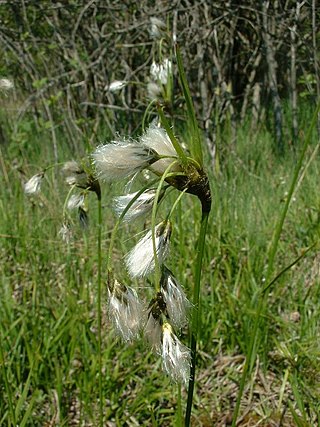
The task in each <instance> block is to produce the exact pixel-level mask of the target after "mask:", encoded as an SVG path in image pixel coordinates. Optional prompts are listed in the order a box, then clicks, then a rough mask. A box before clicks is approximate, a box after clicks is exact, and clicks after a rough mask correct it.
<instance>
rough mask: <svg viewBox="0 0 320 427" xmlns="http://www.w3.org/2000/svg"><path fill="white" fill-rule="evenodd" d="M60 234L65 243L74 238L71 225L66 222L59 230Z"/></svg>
mask: <svg viewBox="0 0 320 427" xmlns="http://www.w3.org/2000/svg"><path fill="white" fill-rule="evenodd" d="M58 234H59V236H60V237H61V239H62V240H63V241H64V242H65V243H70V241H71V239H72V238H73V233H72V230H71V227H70V224H68V223H67V222H64V223H63V224H62V226H61V228H60V230H59V232H58Z"/></svg>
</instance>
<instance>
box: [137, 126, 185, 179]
mask: <svg viewBox="0 0 320 427" xmlns="http://www.w3.org/2000/svg"><path fill="white" fill-rule="evenodd" d="M140 141H141V143H142V144H143V145H145V146H146V147H149V148H151V149H153V150H154V151H155V152H156V153H157V154H159V156H168V158H167V159H166V158H165V159H160V160H158V161H157V162H155V163H153V164H152V166H151V167H150V169H151V170H152V171H154V172H155V173H158V174H160V175H161V174H162V173H164V171H165V170H166V169H167V167H168V166H169V165H170V164H171V163H172V162H173V161H175V159H177V158H178V154H177V152H176V150H175V148H174V146H173V145H172V142H171V140H170V138H169V136H168V134H167V132H166V131H165V129H163V128H161V127H157V126H156V125H155V124H152V125H151V126H150V127H149V128H148V129H147V131H146V132H145V133H144V134H143V135H142V136H141V138H140ZM178 170H180V168H179V165H178V164H177V165H175V166H174V167H173V168H172V169H171V172H173V171H178Z"/></svg>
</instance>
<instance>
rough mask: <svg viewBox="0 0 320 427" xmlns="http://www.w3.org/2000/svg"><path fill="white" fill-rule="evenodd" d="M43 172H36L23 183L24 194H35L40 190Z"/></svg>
mask: <svg viewBox="0 0 320 427" xmlns="http://www.w3.org/2000/svg"><path fill="white" fill-rule="evenodd" d="M43 177H44V173H43V172H41V173H37V174H36V175H34V176H33V177H31V178H30V179H29V181H27V182H26V183H25V185H24V192H25V193H26V194H37V193H39V192H40V189H41V184H42V180H43Z"/></svg>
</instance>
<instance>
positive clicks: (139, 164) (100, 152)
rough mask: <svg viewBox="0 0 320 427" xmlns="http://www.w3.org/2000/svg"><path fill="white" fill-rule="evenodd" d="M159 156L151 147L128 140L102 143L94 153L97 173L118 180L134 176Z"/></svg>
mask: <svg viewBox="0 0 320 427" xmlns="http://www.w3.org/2000/svg"><path fill="white" fill-rule="evenodd" d="M157 158H158V156H157V154H156V153H155V151H154V150H152V149H151V148H148V147H145V146H143V145H140V144H137V143H135V142H127V141H114V142H112V143H110V144H106V145H101V146H100V147H98V148H97V149H96V150H95V152H94V153H93V154H92V159H93V162H94V165H95V167H96V171H97V174H98V176H99V177H101V178H102V179H103V180H105V181H117V180H121V179H124V178H128V177H130V176H133V175H134V174H135V173H137V172H139V171H141V170H142V169H144V168H146V167H147V166H149V165H150V164H151V163H153V162H155V161H156V160H157Z"/></svg>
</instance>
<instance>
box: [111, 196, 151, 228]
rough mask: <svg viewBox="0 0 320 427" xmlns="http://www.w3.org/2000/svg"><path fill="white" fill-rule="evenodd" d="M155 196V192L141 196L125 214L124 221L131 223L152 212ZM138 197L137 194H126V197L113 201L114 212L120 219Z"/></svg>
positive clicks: (119, 197) (116, 198)
mask: <svg viewBox="0 0 320 427" xmlns="http://www.w3.org/2000/svg"><path fill="white" fill-rule="evenodd" d="M155 194H156V191H155V190H147V191H145V192H144V193H142V194H140V196H139V197H138V198H137V199H136V200H135V201H134V202H133V203H132V205H131V206H130V208H129V209H128V210H127V212H126V213H125V215H124V217H123V221H126V222H130V221H133V220H135V219H137V218H140V217H141V216H144V215H146V214H147V213H148V212H150V211H151V209H152V206H153V201H154V197H155ZM136 195H137V192H136V193H130V194H126V195H124V196H118V197H115V198H114V199H113V202H114V210H115V212H116V214H117V215H118V217H120V215H121V214H122V213H123V211H124V210H125V208H126V207H127V206H128V204H129V203H130V202H131V201H132V199H133V198H134V197H135V196H136Z"/></svg>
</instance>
